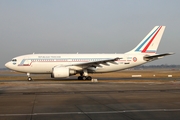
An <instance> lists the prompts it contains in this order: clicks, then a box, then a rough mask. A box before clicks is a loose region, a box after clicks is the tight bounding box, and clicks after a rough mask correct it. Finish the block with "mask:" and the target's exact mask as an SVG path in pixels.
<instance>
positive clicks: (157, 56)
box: [144, 53, 174, 61]
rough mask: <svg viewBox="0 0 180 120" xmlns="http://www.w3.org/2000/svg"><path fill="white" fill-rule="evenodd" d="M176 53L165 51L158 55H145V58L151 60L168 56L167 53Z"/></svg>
mask: <svg viewBox="0 0 180 120" xmlns="http://www.w3.org/2000/svg"><path fill="white" fill-rule="evenodd" d="M173 54H174V53H164V54H157V55H151V56H149V55H148V56H144V59H145V60H146V61H150V60H155V59H159V58H162V57H164V56H167V55H173Z"/></svg>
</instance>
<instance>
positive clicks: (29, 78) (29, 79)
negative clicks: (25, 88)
mask: <svg viewBox="0 0 180 120" xmlns="http://www.w3.org/2000/svg"><path fill="white" fill-rule="evenodd" d="M27 76H28V78H27V80H28V81H32V78H31V77H30V73H27Z"/></svg>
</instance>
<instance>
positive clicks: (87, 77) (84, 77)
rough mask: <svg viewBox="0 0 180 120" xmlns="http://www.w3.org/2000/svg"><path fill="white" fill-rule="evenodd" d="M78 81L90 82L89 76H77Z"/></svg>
mask: <svg viewBox="0 0 180 120" xmlns="http://www.w3.org/2000/svg"><path fill="white" fill-rule="evenodd" d="M78 80H92V77H91V76H79V77H78Z"/></svg>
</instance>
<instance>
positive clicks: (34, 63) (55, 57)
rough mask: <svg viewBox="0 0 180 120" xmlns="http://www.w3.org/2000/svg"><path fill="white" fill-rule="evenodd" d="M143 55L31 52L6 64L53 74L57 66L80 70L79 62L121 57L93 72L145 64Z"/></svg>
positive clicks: (28, 71) (33, 71) (13, 67)
mask: <svg viewBox="0 0 180 120" xmlns="http://www.w3.org/2000/svg"><path fill="white" fill-rule="evenodd" d="M143 56H144V54H30V55H23V56H19V57H16V58H14V61H13V60H12V61H10V62H8V63H6V66H7V67H9V68H11V69H12V70H15V71H19V72H25V73H45V74H51V73H52V69H53V68H54V67H56V66H69V68H71V69H75V70H79V71H80V70H82V69H83V67H78V66H77V65H78V64H82V63H88V62H94V61H102V60H107V59H113V58H117V57H118V58H120V59H119V60H117V61H115V63H116V64H115V63H111V62H108V63H106V64H100V65H99V66H98V67H96V68H93V70H91V72H93V73H103V72H113V71H118V70H123V69H127V68H131V67H134V66H138V65H141V64H144V63H146V62H147V61H145V60H144V59H143ZM89 69H90V68H89Z"/></svg>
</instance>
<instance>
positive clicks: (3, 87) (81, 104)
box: [0, 80, 180, 120]
mask: <svg viewBox="0 0 180 120" xmlns="http://www.w3.org/2000/svg"><path fill="white" fill-rule="evenodd" d="M7 119H12V120H40V119H43V120H50V119H53V120H56V119H57V120H60V119H62V120H121V119H123V120H147V119H148V120H179V119H180V82H178V81H175V82H156V83H154V82H143V83H139V82H129V83H126V82H118V81H116V82H110V81H109V82H101V81H99V82H97V83H92V82H90V81H67V82H65V81H31V82H28V81H10V80H9V81H4V80H1V81H0V120H7Z"/></svg>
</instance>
